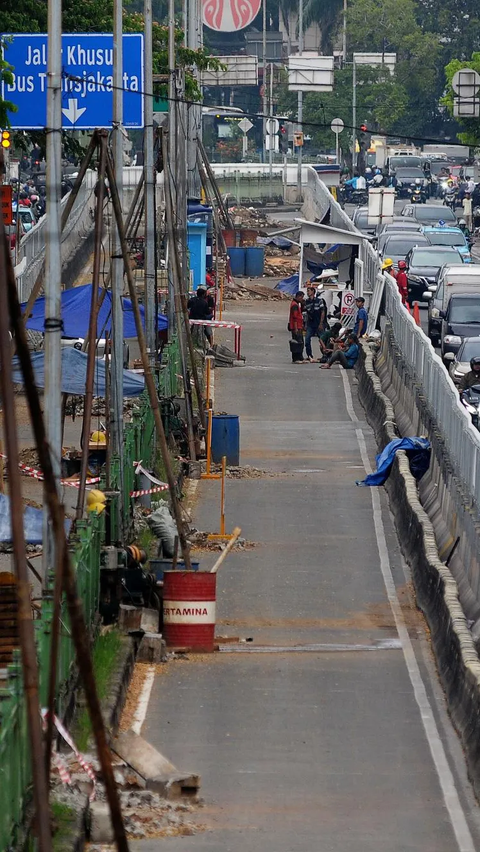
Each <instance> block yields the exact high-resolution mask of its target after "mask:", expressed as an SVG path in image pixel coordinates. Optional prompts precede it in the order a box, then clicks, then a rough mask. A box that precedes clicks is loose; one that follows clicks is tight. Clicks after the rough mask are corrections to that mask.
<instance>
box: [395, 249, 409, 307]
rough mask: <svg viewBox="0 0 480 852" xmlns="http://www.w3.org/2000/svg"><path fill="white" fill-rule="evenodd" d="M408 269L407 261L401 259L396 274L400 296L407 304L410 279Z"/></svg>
mask: <svg viewBox="0 0 480 852" xmlns="http://www.w3.org/2000/svg"><path fill="white" fill-rule="evenodd" d="M406 269H407V264H406V263H405V261H404V260H399V261H398V272H397V275H396V279H397V287H398V291H399V293H400V296H401V298H402V302H403V304H404V305H406V304H407V300H408V279H407V273H406Z"/></svg>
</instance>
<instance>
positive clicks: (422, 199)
mask: <svg viewBox="0 0 480 852" xmlns="http://www.w3.org/2000/svg"><path fill="white" fill-rule="evenodd" d="M410 201H411V202H412V204H426V203H427V196H426V194H425V190H424V189H423V188H422V187H421V186H416V187H415V188H414V189H413V190H412V194H411V196H410Z"/></svg>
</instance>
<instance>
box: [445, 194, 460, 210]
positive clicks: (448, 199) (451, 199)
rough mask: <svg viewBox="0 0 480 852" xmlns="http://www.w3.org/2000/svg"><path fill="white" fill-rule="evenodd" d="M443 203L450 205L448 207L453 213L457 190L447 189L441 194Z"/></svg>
mask: <svg viewBox="0 0 480 852" xmlns="http://www.w3.org/2000/svg"><path fill="white" fill-rule="evenodd" d="M443 203H444V204H445V205H446V206H447V207H450V209H451V210H452V211H453V212H454V213H455V208H456V206H457V190H456V189H448V190H447V191H446V192H445V195H444V196H443Z"/></svg>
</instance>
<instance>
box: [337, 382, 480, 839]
mask: <svg viewBox="0 0 480 852" xmlns="http://www.w3.org/2000/svg"><path fill="white" fill-rule="evenodd" d="M341 376H342V381H343V388H344V391H345V401H346V407H347V412H348V415H349V417H350V419H351V421H352V423H353V424H354V425H355V426H357V425H358V427H359V428H356V429H355V434H356V436H357V441H358V447H359V450H360V455H361V457H362V462H363V466H364V468H365V472H366V473H367V474H369V473H372V467H371V465H370V460H369V458H368V453H367V445H366V442H365V436H364V434H363V430H362V429H361V427H360V421H359V419H358V417H357V415H356V414H355V409H354V407H353V399H352V391H351V388H350V383H349V381H348V374H347V372H346V371H345V370H343V369H342V370H341ZM370 492H371V497H372V508H373V522H374V526H375V536H376V539H377V547H378V555H379V557H380V570H381V572H382V577H383V582H384V585H385V590H386V593H387V598H388V602H389V604H390V607H391V610H392V614H393V617H394V620H395V626H396V628H397V631H398V635H399V637H400V640H401V643H402V649H403V656H404V659H405V664H406V666H407V671H408V675H409V677H410V682H411V684H412V687H413V692H414V695H415V700H416V702H417V704H418V708H419V710H420V717H421V720H422V724H423V728H424V731H425V735H426V737H427V742H428V745H429V747H430V752H431V755H432V758H433V762H434V764H435V769H436V771H437V775H438V780H439V782H440V787H441V790H442V794H443V799H444V802H445V806H446V808H447V811H448V814H449V817H450V822H451V824H452V828H453V832H454V834H455V838H456V840H457V844H458V849H459V852H475V844H474V842H473V838H472V835H471V832H470V829H469V827H468V823H467V819H466V816H465V812H464V810H463V808H462V805H461V802H460V799H459V796H458V792H457V788H456V786H455V779H454V777H453V774H452V770H451V769H450V766H449V763H448V760H447V756H446V754H445V749H444V747H443V743H442V740H441V737H440V734H439V731H438V727H437V723H436V722H435V717H434V715H433V710H432V706H431V704H430V701H429V699H428V695H427V690H426V689H425V684H424V682H423V680H422V675H421V674H420V669H419V666H418V663H417V658H416V657H415V651H414V650H413V645H412V643H411V641H410V636H409V634H408V630H407V626H406V624H405V619H404V617H403V612H402V608H401V606H400V601H399V599H398V596H397V590H396V588H395V581H394V579H393V574H392V571H391V568H390V560H389V557H388V547H387V539H386V536H385V527H384V524H383V519H382V508H381V504H380V497H379V495H378V491H377V490H376V489H375V488H371V489H370Z"/></svg>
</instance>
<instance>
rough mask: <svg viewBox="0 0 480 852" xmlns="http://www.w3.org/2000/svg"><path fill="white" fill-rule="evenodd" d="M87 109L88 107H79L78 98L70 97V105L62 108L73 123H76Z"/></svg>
mask: <svg viewBox="0 0 480 852" xmlns="http://www.w3.org/2000/svg"><path fill="white" fill-rule="evenodd" d="M86 111H87V108H86V107H79V106H78V101H77V99H76V98H69V99H68V107H66V108H65V109H62V112H63V114H64V116H65V118H66V119H68V121H71V122H72V124H76V123H77V121H78V119H79V118H81V117H82V115H83V113H84V112H86Z"/></svg>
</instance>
